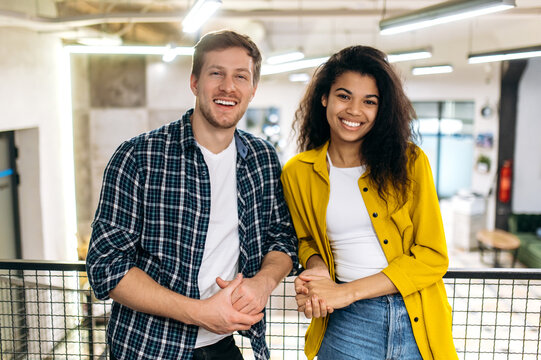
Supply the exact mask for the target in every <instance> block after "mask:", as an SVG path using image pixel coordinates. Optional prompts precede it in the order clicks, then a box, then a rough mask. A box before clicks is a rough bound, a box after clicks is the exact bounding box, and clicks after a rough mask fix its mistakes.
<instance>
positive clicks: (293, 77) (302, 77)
mask: <svg viewBox="0 0 541 360" xmlns="http://www.w3.org/2000/svg"><path fill="white" fill-rule="evenodd" d="M289 81H291V82H302V83H307V82H308V81H310V75H308V74H307V73H296V74H290V75H289Z"/></svg>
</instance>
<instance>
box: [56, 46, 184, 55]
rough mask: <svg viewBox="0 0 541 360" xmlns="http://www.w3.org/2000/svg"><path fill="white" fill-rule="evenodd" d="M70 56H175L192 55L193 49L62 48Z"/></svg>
mask: <svg viewBox="0 0 541 360" xmlns="http://www.w3.org/2000/svg"><path fill="white" fill-rule="evenodd" d="M64 48H65V49H66V50H67V51H68V52H70V53H72V54H126V55H162V56H163V55H165V54H171V53H174V54H176V55H180V56H182V55H189V56H191V55H193V51H194V49H193V47H191V46H177V47H175V48H170V47H168V46H129V45H125V46H82V45H67V46H65V47H64Z"/></svg>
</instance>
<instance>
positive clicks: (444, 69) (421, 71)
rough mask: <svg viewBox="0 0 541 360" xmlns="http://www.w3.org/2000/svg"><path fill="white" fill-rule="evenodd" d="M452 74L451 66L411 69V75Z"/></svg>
mask: <svg viewBox="0 0 541 360" xmlns="http://www.w3.org/2000/svg"><path fill="white" fill-rule="evenodd" d="M450 72H453V67H452V66H451V65H434V66H419V67H414V68H412V69H411V73H412V74H413V75H431V74H445V73H450Z"/></svg>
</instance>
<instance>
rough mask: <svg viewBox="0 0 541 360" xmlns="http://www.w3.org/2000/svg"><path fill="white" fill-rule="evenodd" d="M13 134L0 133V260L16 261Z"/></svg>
mask: <svg viewBox="0 0 541 360" xmlns="http://www.w3.org/2000/svg"><path fill="white" fill-rule="evenodd" d="M14 160H15V154H14V146H13V132H0V258H1V259H17V258H19V257H20V256H19V255H20V254H19V253H18V252H19V251H18V248H19V239H18V226H17V223H18V214H17V197H16V196H17V187H16V186H17V181H16V171H15V169H14V167H15V166H14V164H15V161H14Z"/></svg>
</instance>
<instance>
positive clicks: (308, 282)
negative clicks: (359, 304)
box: [295, 273, 355, 317]
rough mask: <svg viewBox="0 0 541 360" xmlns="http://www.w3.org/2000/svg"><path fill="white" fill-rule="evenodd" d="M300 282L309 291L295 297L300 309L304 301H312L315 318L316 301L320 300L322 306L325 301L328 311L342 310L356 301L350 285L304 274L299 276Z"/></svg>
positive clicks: (328, 278)
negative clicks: (322, 301)
mask: <svg viewBox="0 0 541 360" xmlns="http://www.w3.org/2000/svg"><path fill="white" fill-rule="evenodd" d="M299 280H300V281H303V282H304V284H303V289H307V290H308V291H307V292H304V293H302V294H298V293H297V296H296V297H295V298H296V299H297V305H299V307H300V305H301V304H302V302H303V301H304V302H306V301H307V300H308V299H310V300H311V304H310V305H311V306H312V316H314V317H316V315H317V309H314V307H315V300H319V304H320V306H321V300H324V303H325V305H326V307H327V309H340V308H343V307H346V306H348V305H349V304H351V303H352V302H354V301H355V298H354V294H353V292H352V291H350V289H349V285H350V284H349V283H345V284H337V283H335V282H334V281H332V280H331V279H330V277H325V276H318V275H311V274H310V275H309V274H304V273H301V274H300V275H299ZM320 311H321V309H320ZM305 314H306V311H305Z"/></svg>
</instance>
